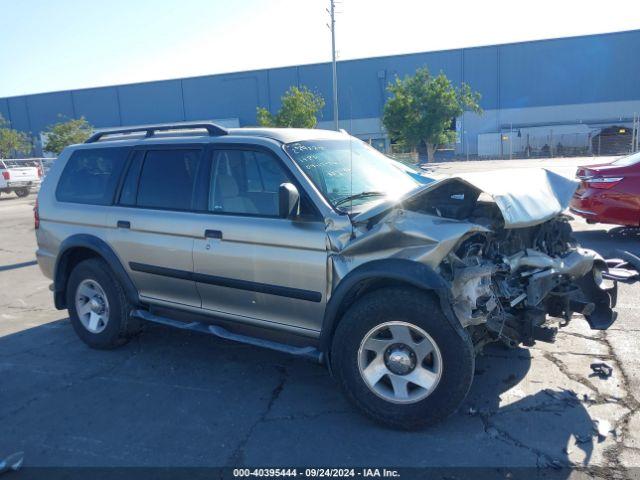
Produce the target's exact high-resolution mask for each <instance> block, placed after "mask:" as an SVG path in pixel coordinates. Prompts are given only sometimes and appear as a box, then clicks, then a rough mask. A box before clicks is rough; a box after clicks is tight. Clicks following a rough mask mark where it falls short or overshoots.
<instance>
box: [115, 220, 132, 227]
mask: <svg viewBox="0 0 640 480" xmlns="http://www.w3.org/2000/svg"><path fill="white" fill-rule="evenodd" d="M117 226H118V228H131V222H127V221H125V220H118V223H117Z"/></svg>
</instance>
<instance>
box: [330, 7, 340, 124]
mask: <svg viewBox="0 0 640 480" xmlns="http://www.w3.org/2000/svg"><path fill="white" fill-rule="evenodd" d="M329 1H330V3H331V10H330V11H329V15H330V16H331V26H330V27H329V29H330V30H331V63H332V72H333V126H334V128H335V129H336V131H337V130H339V129H340V127H339V124H338V71H337V68H336V2H335V0H329Z"/></svg>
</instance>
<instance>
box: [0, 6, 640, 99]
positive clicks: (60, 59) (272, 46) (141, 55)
mask: <svg viewBox="0 0 640 480" xmlns="http://www.w3.org/2000/svg"><path fill="white" fill-rule="evenodd" d="M328 4H329V0H101V1H98V0H19V1H18V0H0V98H1V97H7V96H16V95H22V94H29V93H40V92H49V91H56V90H67V89H72V88H86V87H95V86H104V85H113V84H123V83H135V82H143V81H150V80H160V79H168V78H180V77H190V76H197V75H208V74H213V73H223V72H233V71H240V70H251V69H258V68H266V67H278V66H287V65H297V64H306V63H316V62H325V61H329V60H330V59H331V43H330V41H331V37H330V33H329V29H328V28H327V23H328V20H329V19H328V14H327V12H326V11H325V10H326V8H327V7H328ZM337 10H338V12H339V13H338V15H337V17H336V21H337V24H336V41H337V50H338V59H339V60H341V59H342V60H346V59H352V58H362V57H373V56H379V55H392V54H399V53H410V52H419V51H432V50H442V49H450V48H460V47H473V46H480V45H492V44H497V43H510V42H518V41H526V40H536V39H543V38H557V37H567V36H575V35H584V34H591V33H605V32H614V31H623V30H633V29H638V28H640V1H638V0H616V1H615V2H603V1H602V0H581V1H580V0H526V1H525V0H511V1H498V0H456V1H450V0H444V1H443V0H438V1H434V0H384V1H383V0H341V1H339V2H338V4H337Z"/></svg>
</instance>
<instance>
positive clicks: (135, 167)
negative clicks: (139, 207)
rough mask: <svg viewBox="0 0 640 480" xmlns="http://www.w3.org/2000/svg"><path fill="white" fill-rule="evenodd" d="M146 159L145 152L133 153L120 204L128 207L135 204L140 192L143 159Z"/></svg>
mask: <svg viewBox="0 0 640 480" xmlns="http://www.w3.org/2000/svg"><path fill="white" fill-rule="evenodd" d="M143 160H144V152H143V151H141V150H138V151H136V152H134V153H133V158H132V159H131V164H130V165H129V169H128V170H127V174H126V175H125V177H124V182H123V184H122V191H121V192H120V201H119V202H118V203H119V204H120V205H125V206H128V207H132V206H135V204H136V195H137V193H138V179H139V178H140V170H141V169H142V161H143Z"/></svg>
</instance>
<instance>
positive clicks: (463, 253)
mask: <svg viewBox="0 0 640 480" xmlns="http://www.w3.org/2000/svg"><path fill="white" fill-rule="evenodd" d="M576 186H577V183H576V182H575V181H573V180H572V179H569V178H566V177H563V176H560V175H558V174H555V173H553V172H550V171H546V170H536V171H528V172H526V174H523V172H519V174H516V173H515V172H512V171H511V172H510V171H502V172H490V173H489V172H487V173H484V174H473V175H465V176H458V177H449V178H447V179H444V180H441V181H437V182H435V183H433V184H430V185H427V186H426V187H423V188H422V189H420V190H418V191H416V192H412V193H411V194H410V195H408V196H407V197H406V198H403V199H402V200H401V201H399V202H397V203H396V205H394V206H392V207H391V208H385V206H381V207H378V208H372V209H370V210H369V211H367V212H364V213H363V214H360V215H358V216H357V217H356V218H355V220H356V225H357V226H359V228H358V229H357V230H356V234H355V238H353V239H352V241H351V242H350V245H348V246H347V248H345V249H344V251H343V253H344V254H346V255H348V256H349V260H350V262H351V263H350V264H351V265H352V264H353V263H354V262H356V263H357V260H358V257H362V258H365V259H366V258H370V257H371V256H375V255H380V253H384V254H386V255H392V256H394V257H401V258H410V259H412V260H415V261H418V262H421V263H424V264H426V265H428V266H429V267H431V268H433V269H434V270H435V271H436V272H437V273H438V274H439V275H440V276H441V277H442V278H443V279H444V280H445V281H446V282H447V283H448V284H449V286H450V287H449V289H450V292H449V294H450V299H451V308H452V310H453V312H454V314H455V316H456V317H457V319H458V320H459V321H460V323H461V324H462V326H463V327H464V328H465V329H467V330H468V332H469V333H470V335H471V338H472V339H473V342H474V344H475V345H476V348H477V349H481V348H482V346H483V345H485V344H487V343H490V342H494V341H500V342H503V343H505V344H506V345H509V346H516V345H519V344H524V345H533V343H534V342H535V341H536V340H540V341H553V340H554V339H555V334H556V332H557V329H558V328H559V327H562V326H564V325H567V324H568V322H569V321H571V319H572V317H573V316H574V314H579V315H582V316H584V318H585V319H586V321H587V322H588V323H589V325H590V326H591V328H592V329H596V330H604V329H607V328H608V327H610V326H611V325H612V324H613V322H614V321H615V319H616V312H615V311H614V310H613V309H614V307H615V305H616V300H617V282H618V281H623V282H626V283H632V282H635V281H637V280H638V279H639V277H640V274H639V273H638V270H639V269H640V259H637V258H635V257H634V258H623V259H620V260H605V259H604V258H603V257H601V256H600V255H599V254H598V253H597V252H595V251H593V250H588V249H585V248H581V247H580V245H579V244H578V242H577V241H576V240H575V238H574V235H573V232H572V229H571V225H570V223H569V222H570V220H571V217H569V216H567V215H565V214H564V213H563V212H564V211H565V210H566V208H567V206H568V204H569V201H570V199H571V196H572V195H573V192H574V191H575V188H576ZM362 247H365V248H362ZM374 247H375V248H374ZM634 259H635V260H634ZM361 261H362V260H361ZM343 268H344V267H343ZM550 317H551V318H550ZM552 318H556V319H557V320H552Z"/></svg>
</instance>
